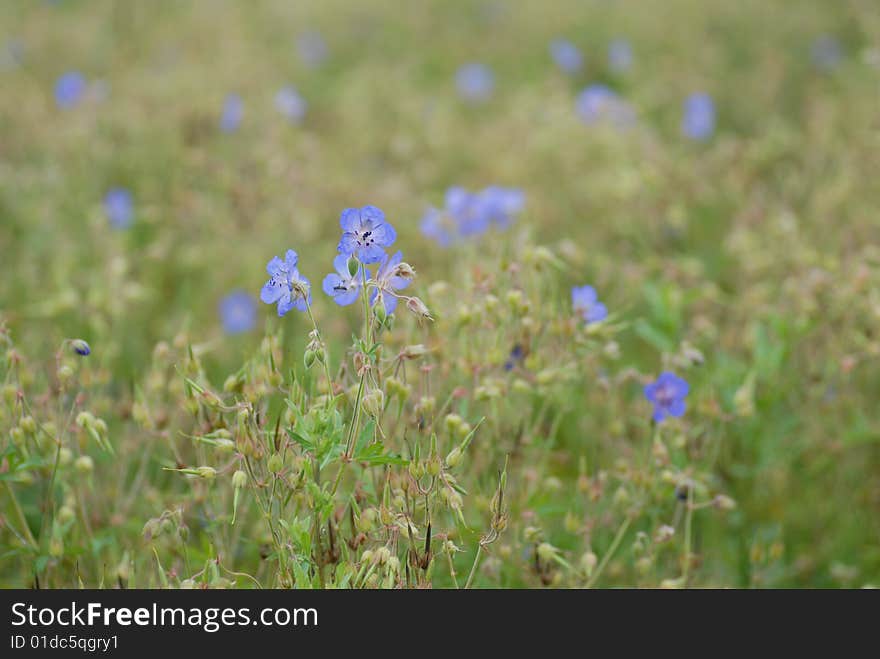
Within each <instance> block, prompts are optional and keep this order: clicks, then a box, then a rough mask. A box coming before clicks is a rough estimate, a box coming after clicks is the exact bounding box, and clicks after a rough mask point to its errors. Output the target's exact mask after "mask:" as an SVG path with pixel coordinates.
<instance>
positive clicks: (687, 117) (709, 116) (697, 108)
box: [681, 93, 715, 140]
mask: <svg viewBox="0 0 880 659" xmlns="http://www.w3.org/2000/svg"><path fill="white" fill-rule="evenodd" d="M681 132H682V133H683V134H684V135H685V137H689V138H690V139H692V140H706V139H709V138H710V137H712V133H714V132H715V103H714V102H713V101H712V97H711V96H709V94H703V93H699V94H691V95H690V96H688V97H687V98H686V99H685V102H684V115H683V116H682V119H681Z"/></svg>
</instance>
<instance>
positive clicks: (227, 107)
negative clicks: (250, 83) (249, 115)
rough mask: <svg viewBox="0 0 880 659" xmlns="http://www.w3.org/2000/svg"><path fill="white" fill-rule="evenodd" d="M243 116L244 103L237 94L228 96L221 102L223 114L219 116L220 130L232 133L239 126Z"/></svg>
mask: <svg viewBox="0 0 880 659" xmlns="http://www.w3.org/2000/svg"><path fill="white" fill-rule="evenodd" d="M243 116H244V102H243V101H242V100H241V96H239V95H238V94H228V95H227V96H226V100H224V101H223V113H222V114H221V115H220V130H222V131H223V132H224V133H234V132H235V131H236V130H238V127H239V125H241V119H242V117H243Z"/></svg>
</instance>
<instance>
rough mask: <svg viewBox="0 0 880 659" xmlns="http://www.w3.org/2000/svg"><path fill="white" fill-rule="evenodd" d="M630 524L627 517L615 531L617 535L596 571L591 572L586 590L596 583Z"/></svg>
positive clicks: (629, 519)
mask: <svg viewBox="0 0 880 659" xmlns="http://www.w3.org/2000/svg"><path fill="white" fill-rule="evenodd" d="M631 522H632V518H630V517H629V516H627V517H626V519H624V520H623V524H621V525H620V528H619V529H617V535H615V536H614V540H612V541H611V546H610V547H609V548H608V551H606V552H605V555H604V556H603V557H602V561H601V562H600V563H599V567H597V568H596V571H595V572H593V576H592V577H590V580H589V581H587V588H591V587H592V586H593V584H594V583H596V581H597V580H598V579H599V577H600V576H602V572H603V571H604V570H605V567H606V566H607V565H608V562H609V561H610V560H611V557H612V556H614V552H616V551H617V548H618V547H619V546H620V543H621V542H622V541H623V536H624V535H626V530H627V529H628V528H629V525H630V523H631Z"/></svg>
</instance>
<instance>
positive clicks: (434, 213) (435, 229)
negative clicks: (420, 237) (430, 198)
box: [419, 207, 458, 247]
mask: <svg viewBox="0 0 880 659" xmlns="http://www.w3.org/2000/svg"><path fill="white" fill-rule="evenodd" d="M419 226H420V228H421V230H422V233H423V234H424V235H426V236H427V237H428V238H431V239H432V240H434V241H436V242H437V244H439V245H440V247H449V246H450V245H451V244H452V243H453V242H455V240H456V238H457V230H458V227H457V226H456V224H455V220H453V219H452V217H450V216H449V214H448V213H446V212H444V211H442V210H438V209H436V208H433V207H432V208H429V209H428V210H427V211H425V214H424V215H423V216H422V221H421V223H420V225H419Z"/></svg>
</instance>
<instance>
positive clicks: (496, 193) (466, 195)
mask: <svg viewBox="0 0 880 659" xmlns="http://www.w3.org/2000/svg"><path fill="white" fill-rule="evenodd" d="M444 202H445V203H444V208H443V209H442V210H440V209H437V208H429V209H428V210H427V212H426V213H425V215H424V216H423V217H422V222H421V229H422V233H423V234H425V235H426V236H427V237H429V238H431V239H432V240H434V241H436V242H437V243H438V244H439V245H440V246H441V247H449V246H450V245H452V244H454V243H456V242H459V241H460V240H463V239H466V238H470V237H476V236H480V235H482V234H484V233H486V231H488V230H489V229H490V228H491V227H493V226H494V227H496V228H499V229H506V228H507V227H508V226H510V224H511V223H512V222H513V220H514V219H515V218H516V216H517V215H518V214H519V213H520V212H522V210H523V208H525V194H524V193H523V191H522V190H520V189H518V188H505V187H501V186H497V185H491V186H489V187H487V188H484V189H483V190H481V191H479V192H470V191H468V190H466V189H465V188H462V187H458V186H456V187H452V188H449V189H448V190H447V191H446V197H445V199H444Z"/></svg>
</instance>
